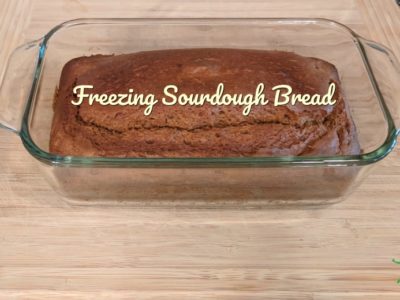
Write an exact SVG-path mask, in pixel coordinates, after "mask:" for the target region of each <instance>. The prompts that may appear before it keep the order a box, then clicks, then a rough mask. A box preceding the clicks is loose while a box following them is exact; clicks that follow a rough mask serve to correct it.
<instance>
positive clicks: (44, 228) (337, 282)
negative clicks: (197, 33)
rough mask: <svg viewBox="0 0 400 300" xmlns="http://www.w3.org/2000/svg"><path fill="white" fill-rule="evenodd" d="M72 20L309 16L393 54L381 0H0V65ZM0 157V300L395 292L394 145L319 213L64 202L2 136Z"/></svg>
mask: <svg viewBox="0 0 400 300" xmlns="http://www.w3.org/2000/svg"><path fill="white" fill-rule="evenodd" d="M78 17H323V18H330V19H334V20H337V21H339V22H342V23H344V24H347V25H348V26H350V27H351V28H353V29H354V30H355V31H357V32H358V33H360V34H362V35H364V36H365V37H368V38H371V39H373V40H375V41H377V42H380V43H383V44H385V45H387V46H389V47H390V48H392V49H393V50H394V51H395V53H396V54H397V55H398V56H400V8H399V7H398V6H397V5H396V4H395V1H394V0H379V1H376V0H364V1H363V0H336V1H322V0H302V1H300V0H293V1H289V0H281V1H273V0H265V1H261V0H250V1H211V0H207V1H200V0H196V1H178V0H173V1H163V0H159V1H152V0H146V1H144V0H141V1H128V0H126V1H123V0H119V1H101V0H90V1H89V0H88V1H83V0H80V1H79V0H61V1H57V0H35V1H33V0H32V1H29V0H0V41H1V42H0V43H1V47H0V70H2V69H3V68H4V65H5V63H6V61H7V57H8V55H9V54H10V52H11V51H12V49H14V48H15V47H16V46H17V45H19V44H20V43H22V42H24V41H28V40H32V39H35V38H38V37H40V36H42V35H43V34H45V33H46V32H47V31H49V30H50V29H51V28H52V27H53V26H55V25H57V24H58V23H60V22H63V21H66V20H69V19H73V18H78ZM399 101H400V99H399ZM0 158H1V159H0V300H3V299H7V300H8V299H160V298H161V299H233V300H234V299H315V300H332V299H342V300H350V299H351V300H356V299H357V300H358V299H360V300H361V299H363V300H364V299H388V300H389V299H390V300H392V299H393V300H394V299H400V285H398V284H397V283H396V280H397V279H398V278H400V265H396V264H394V263H393V262H392V258H400V233H399V232H400V231H399V228H400V159H399V158H400V149H399V147H398V148H397V149H396V150H394V151H393V152H392V154H391V155H389V157H387V158H386V159H384V160H383V161H382V162H381V163H380V164H379V166H377V167H376V168H375V170H373V172H372V174H371V175H370V176H369V177H368V178H367V179H366V181H365V182H364V183H363V184H362V185H361V186H360V187H359V188H358V189H357V191H356V192H355V193H354V194H353V195H352V196H351V197H350V198H349V199H347V200H346V201H344V202H342V203H339V204H336V205H333V206H330V207H326V208H322V209H264V210H251V209H236V210H234V209H213V210H206V209H198V210H194V209H176V208H175V209H172V208H171V209H168V208H164V209H156V208H152V209H151V208H148V209H138V208H126V207H118V206H115V207H113V206H109V207H96V206H85V207H77V206H70V205H68V204H67V203H65V202H64V201H63V200H61V199H60V198H59V197H58V196H57V195H56V194H55V192H53V191H52V190H51V188H50V187H49V186H48V184H47V183H46V181H45V180H44V179H43V178H42V177H41V175H40V173H39V171H38V170H37V168H36V164H35V162H34V161H33V159H32V158H31V157H30V156H29V155H28V154H27V153H26V151H25V150H24V148H23V146H22V145H21V141H20V139H19V138H18V137H17V136H15V135H13V134H11V133H9V132H5V131H4V130H1V131H0Z"/></svg>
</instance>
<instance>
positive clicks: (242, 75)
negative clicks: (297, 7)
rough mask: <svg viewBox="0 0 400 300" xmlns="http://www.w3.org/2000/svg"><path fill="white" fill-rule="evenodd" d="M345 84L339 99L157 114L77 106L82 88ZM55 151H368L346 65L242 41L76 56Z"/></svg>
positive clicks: (59, 106)
mask: <svg viewBox="0 0 400 300" xmlns="http://www.w3.org/2000/svg"><path fill="white" fill-rule="evenodd" d="M332 82H333V83H335V84H336V91H335V95H334V98H335V99H336V104H334V105H323V106H317V105H315V106H313V105H308V106H306V105H303V104H301V103H297V104H295V105H284V106H274V105H262V106H261V105H260V106H254V107H253V108H252V110H251V112H250V114H249V115H247V116H246V115H243V114H242V111H243V107H240V106H235V105H230V106H214V105H211V104H209V103H205V104H204V105H203V106H189V105H185V106H183V105H173V106H166V105H162V104H161V103H157V104H156V105H155V106H154V108H153V111H152V113H151V114H150V115H148V116H146V115H144V109H145V108H144V107H141V106H134V105H132V106H118V105H115V106H105V105H100V104H99V103H93V105H89V103H88V102H83V103H82V104H81V105H78V106H76V105H72V104H71V101H72V100H74V99H76V94H74V93H73V88H74V87H75V86H77V85H93V89H92V91H91V92H92V93H97V94H103V93H115V94H118V93H127V91H128V90H129V89H133V90H134V91H135V93H143V94H149V93H152V94H154V95H155V96H156V98H159V99H161V98H162V97H163V96H164V94H163V89H164V87H165V86H166V85H170V84H174V85H176V86H178V87H179V92H180V93H186V94H193V93H209V94H213V93H215V90H216V87H217V85H218V84H219V83H223V84H224V86H225V92H226V93H230V94H235V93H240V94H248V93H253V94H254V91H255V88H256V86H257V85H258V84H259V83H263V84H264V85H265V87H266V88H265V91H264V93H265V95H266V97H267V98H268V99H270V98H272V99H273V97H274V94H273V93H272V90H271V88H270V87H273V86H276V85H282V84H285V85H290V86H291V87H292V89H293V92H294V93H301V94H305V93H308V94H321V95H323V94H326V93H327V90H328V87H329V84H330V83H332ZM50 152H51V153H55V154H59V155H73V156H101V157H251V156H282V155H283V156H287V155H290V156H300V155H347V154H357V153H359V152H360V149H359V146H358V142H357V137H356V133H355V128H354V125H353V122H352V120H351V117H350V113H349V110H348V108H347V105H346V102H345V99H344V95H343V92H342V89H341V87H340V81H339V77H338V73H337V70H336V68H335V67H334V66H333V65H332V64H330V63H328V62H326V61H323V60H320V59H316V58H310V57H303V56H300V55H297V54H294V53H290V52H282V51H264V50H239V49H180V50H176V49H175V50H159V51H146V52H138V53H131V54H122V55H94V56H90V57H79V58H75V59H73V60H71V61H69V62H68V63H67V64H66V65H65V66H64V68H63V71H62V74H61V78H60V82H59V87H58V91H57V93H56V97H55V100H54V117H53V123H52V129H51V137H50Z"/></svg>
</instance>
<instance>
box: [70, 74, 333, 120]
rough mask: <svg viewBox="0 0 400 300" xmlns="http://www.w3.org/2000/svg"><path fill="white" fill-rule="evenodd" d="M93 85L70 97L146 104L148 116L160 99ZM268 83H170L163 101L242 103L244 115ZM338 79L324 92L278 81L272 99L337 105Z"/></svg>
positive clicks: (76, 102)
mask: <svg viewBox="0 0 400 300" xmlns="http://www.w3.org/2000/svg"><path fill="white" fill-rule="evenodd" d="M91 89H93V85H77V86H75V87H74V89H73V94H74V95H75V97H76V99H73V100H71V103H72V104H73V105H81V104H82V103H83V102H84V101H85V100H86V101H87V102H88V103H89V105H93V103H95V102H97V103H99V104H101V105H120V106H128V105H137V106H145V107H146V108H145V110H144V115H146V116H148V115H150V114H151V112H152V111H153V108H154V106H155V105H156V104H157V103H158V102H159V100H158V99H156V97H155V95H154V94H151V93H149V94H135V93H134V90H133V89H129V90H128V93H126V94H94V93H88V92H87V91H88V90H91ZM264 90H265V86H264V84H263V83H259V84H258V85H257V87H256V88H255V91H254V93H253V94H229V93H224V84H223V83H219V84H218V85H217V88H216V91H215V93H213V94H185V93H180V94H179V93H178V92H179V89H178V87H177V86H176V85H173V84H169V85H166V86H165V87H164V89H163V93H164V95H165V97H163V98H162V99H161V102H162V104H163V105H167V106H171V105H193V106H202V105H204V104H205V103H206V102H207V103H209V104H211V105H239V106H242V107H243V111H242V113H243V115H245V116H247V115H249V114H250V112H251V109H252V107H253V106H254V105H267V104H268V103H269V99H267V98H266V96H265V94H264ZM335 90H336V86H335V83H333V82H332V83H330V85H329V88H328V91H327V93H326V94H325V95H320V94H313V95H311V94H295V93H293V89H292V87H291V86H289V85H285V84H282V85H276V86H274V87H273V88H272V91H274V92H275V96H274V99H273V105H274V106H281V105H295V104H296V103H297V102H300V103H302V104H303V105H334V104H335V103H336V100H335V99H333V96H334V94H335Z"/></svg>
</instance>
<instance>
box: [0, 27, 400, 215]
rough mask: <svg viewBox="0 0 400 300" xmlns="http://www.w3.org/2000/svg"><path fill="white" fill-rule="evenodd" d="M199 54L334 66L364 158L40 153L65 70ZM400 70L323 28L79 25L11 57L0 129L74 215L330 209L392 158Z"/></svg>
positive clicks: (345, 35)
mask: <svg viewBox="0 0 400 300" xmlns="http://www.w3.org/2000/svg"><path fill="white" fill-rule="evenodd" d="M196 47H201V48H206V47H212V48H215V47H216V48H246V49H266V50H284V51H293V52H296V53H298V54H301V55H304V56H312V57H317V58H320V59H324V60H326V61H328V62H331V63H333V64H334V65H335V66H336V68H337V69H338V72H339V74H340V77H341V81H342V85H343V89H344V93H345V95H346V98H347V102H348V105H349V108H350V111H351V114H352V117H353V120H354V123H355V126H356V129H357V134H358V137H359V142H360V145H361V148H362V154H360V155H351V156H329V157H328V156H325V157H321V156H307V157H295V156H280V157H277V156H274V157H241V158H229V157H226V158H107V157H73V156H58V155H54V154H51V153H49V152H48V148H49V137H50V128H51V121H52V115H53V110H52V104H53V99H54V93H55V91H56V88H57V84H58V82H59V78H60V74H61V70H62V67H63V66H64V64H65V63H66V62H68V61H69V60H70V59H72V58H75V57H79V56H84V55H93V54H112V53H115V54H119V53H129V52H137V51H143V50H155V49H174V48H196ZM399 70H400V68H399V64H398V62H397V61H396V60H395V57H394V55H393V54H392V53H391V51H389V50H388V49H387V48H385V47H383V46H381V45H379V44H376V43H374V42H371V41H368V40H366V39H364V38H361V37H360V36H359V35H357V34H356V33H354V32H353V31H352V30H350V29H349V28H347V27H346V26H344V25H342V24H339V23H337V22H334V21H331V20H325V19H78V20H72V21H68V22H65V23H63V24H61V25H59V26H56V27H55V28H53V29H52V30H51V31H50V32H49V33H48V34H46V35H45V36H44V37H43V38H41V39H39V40H37V41H33V42H30V43H27V44H25V45H23V46H21V47H19V48H17V49H16V50H15V51H14V53H13V54H12V55H11V57H10V60H9V63H8V67H7V69H6V72H5V74H4V77H3V82H2V86H1V90H0V97H1V98H0V100H1V103H0V104H1V105H0V123H1V125H2V127H4V128H6V129H9V130H11V131H13V132H14V133H16V134H18V135H19V136H20V137H21V140H22V142H23V144H24V146H25V148H26V149H27V151H28V152H29V153H30V154H31V155H32V156H33V157H34V158H36V159H37V161H39V166H40V169H41V170H42V171H43V174H44V175H45V176H46V177H47V178H48V180H49V182H50V184H51V185H52V186H53V188H54V189H55V190H56V191H57V192H59V193H60V194H61V195H62V196H63V197H64V198H66V199H69V200H75V201H78V202H77V203H102V202H104V201H105V202H106V203H108V202H109V201H111V203H119V202H121V201H123V202H124V203H134V204H136V205H141V206H146V205H163V204H167V205H171V204H172V205H179V206H188V207H196V206H200V207H201V206H206V207H207V206H219V205H230V204H232V205H235V206H236V205H245V206H262V205H276V204H277V205H281V204H296V205H297V204H299V205H303V204H328V203H334V202H336V201H338V200H341V199H343V198H344V197H345V196H346V195H348V194H349V192H351V191H352V190H353V189H354V188H355V187H356V186H357V185H358V184H359V183H360V182H361V181H362V179H363V178H364V177H365V176H366V174H367V173H368V172H369V171H370V169H371V167H372V166H375V165H376V163H377V162H378V161H380V160H381V159H383V158H384V157H385V156H387V155H388V154H389V153H390V151H391V150H392V149H393V147H394V146H395V144H396V140H397V136H398V134H399V129H398V128H400V124H399V123H400V114H399V105H398V103H396V100H397V99H398V95H399V94H400V93H399V92H400V91H399V87H400V84H399V82H400V75H399V74H400V72H399Z"/></svg>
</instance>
